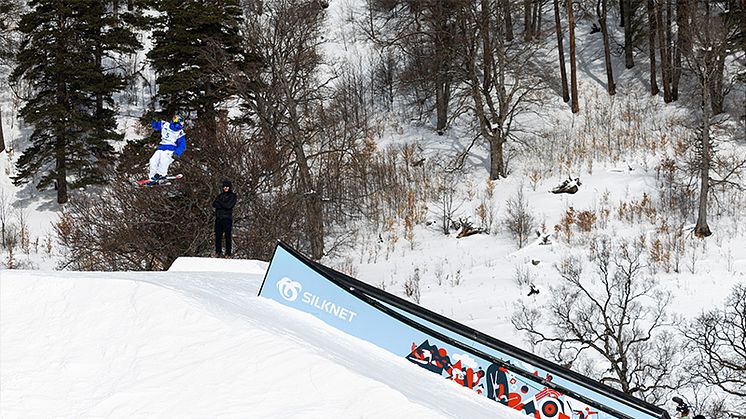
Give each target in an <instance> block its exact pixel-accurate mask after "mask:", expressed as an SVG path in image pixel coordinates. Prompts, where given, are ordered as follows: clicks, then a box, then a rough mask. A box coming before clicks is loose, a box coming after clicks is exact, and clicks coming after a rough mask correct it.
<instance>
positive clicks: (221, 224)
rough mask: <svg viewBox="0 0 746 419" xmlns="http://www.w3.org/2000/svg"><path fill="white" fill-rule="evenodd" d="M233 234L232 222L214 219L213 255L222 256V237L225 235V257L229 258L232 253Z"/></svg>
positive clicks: (228, 219)
mask: <svg viewBox="0 0 746 419" xmlns="http://www.w3.org/2000/svg"><path fill="white" fill-rule="evenodd" d="M232 232H233V220H232V219H230V218H216V219H215V253H217V254H218V255H222V254H223V245H222V243H221V241H222V238H223V235H224V234H225V255H226V256H230V255H231V254H232V253H233V248H232V243H231V239H232V236H231V234H232Z"/></svg>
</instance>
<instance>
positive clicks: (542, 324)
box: [512, 238, 679, 401]
mask: <svg viewBox="0 0 746 419" xmlns="http://www.w3.org/2000/svg"><path fill="white" fill-rule="evenodd" d="M610 240H611V239H609V238H601V239H598V240H596V241H594V242H592V246H591V253H590V262H591V264H592V265H593V267H594V272H593V275H589V274H586V273H585V272H584V269H583V266H584V265H585V263H584V262H582V261H581V260H579V259H577V258H572V257H571V258H567V259H565V260H564V261H563V262H562V263H561V264H560V265H559V266H558V267H557V269H558V272H559V275H560V277H561V278H562V283H561V285H559V286H557V287H554V288H553V289H552V293H553V295H552V298H551V299H550V300H549V303H548V306H547V307H546V309H544V310H540V309H536V308H532V307H529V306H527V305H525V304H522V305H521V306H520V307H519V310H518V311H517V312H516V313H515V314H514V316H513V319H512V322H513V324H514V325H515V327H516V328H517V329H518V330H521V331H524V332H526V333H527V334H528V337H529V339H530V340H531V342H532V343H533V344H545V345H548V348H547V349H548V350H547V352H549V353H552V354H553V355H554V357H555V359H556V360H557V361H558V362H561V363H563V364H565V365H569V366H571V365H572V363H573V362H574V361H576V360H578V359H579V357H580V355H581V354H583V353H585V352H588V351H590V352H592V353H593V355H594V356H600V357H601V358H602V359H603V360H604V361H605V362H604V364H605V365H606V366H607V367H608V368H605V369H602V370H598V371H595V374H596V377H595V378H596V379H598V380H600V381H601V382H603V383H606V384H609V385H611V386H613V387H616V388H618V389H620V390H622V391H624V392H625V393H627V394H634V395H636V396H638V397H642V398H645V399H647V400H651V401H659V400H661V399H662V397H664V395H663V394H662V393H663V392H664V391H665V390H666V389H667V388H668V386H670V385H671V384H672V383H671V377H670V375H671V372H672V370H673V369H674V368H675V367H676V365H677V362H679V357H678V356H677V352H676V351H677V346H676V342H675V340H674V339H673V338H672V337H671V336H670V335H669V334H668V333H666V331H665V328H666V327H667V326H669V325H672V324H673V322H672V321H671V320H670V318H669V316H668V315H667V313H666V307H667V306H668V305H669V304H670V302H671V295H670V293H668V292H664V291H661V290H659V289H658V288H657V283H656V281H655V280H654V279H653V278H649V277H646V272H647V270H646V268H645V266H644V263H643V260H642V257H643V254H644V249H643V247H642V246H641V245H640V243H639V242H637V243H629V242H626V241H622V242H621V243H619V244H612V243H611V241H610Z"/></svg>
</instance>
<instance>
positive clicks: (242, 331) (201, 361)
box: [0, 258, 525, 419]
mask: <svg viewBox="0 0 746 419" xmlns="http://www.w3.org/2000/svg"><path fill="white" fill-rule="evenodd" d="M266 266H267V264H266V263H265V262H257V261H240V260H214V259H200V258H182V259H179V260H177V262H176V263H174V266H173V267H172V269H171V270H170V271H169V272H157V273H156V272H147V273H135V272H129V273H104V272H97V273H78V272H39V271H11V270H5V271H0V417H2V418H40V417H44V418H53V417H54V418H91V417H119V418H143V417H174V418H175V417H178V418H218V417H236V418H238V417H240V418H287V417H298V418H408V419H409V418H456V417H459V418H466V417H468V418H482V417H492V418H524V419H525V416H524V415H522V414H519V413H517V412H515V411H512V410H509V409H508V408H505V407H503V406H501V405H499V404H497V403H495V402H492V401H490V400H488V399H486V398H484V397H483V396H479V395H476V394H475V393H473V392H472V391H470V390H467V389H465V388H462V387H459V386H458V385H456V384H454V383H451V382H449V381H447V380H445V379H443V378H440V377H438V376H437V375H435V374H432V373H430V372H428V371H426V370H423V369H420V368H418V367H416V366H414V365H412V364H411V363H409V362H408V361H406V360H405V359H404V358H401V357H398V356H396V355H394V354H391V353H388V352H386V351H384V350H382V349H380V348H377V347H376V346H373V345H372V344H369V343H367V342H363V341H361V340H358V339H356V338H353V337H351V336H349V335H346V334H344V333H342V332H340V331H338V330H336V329H333V328H331V327H329V326H327V325H326V324H324V323H323V322H321V321H320V320H318V319H316V318H314V317H311V316H309V315H306V314H303V313H300V312H296V311H294V310H292V309H288V308H285V307H282V306H281V305H279V304H276V303H274V302H273V301H269V300H265V299H263V298H259V297H256V295H257V292H258V290H259V286H260V285H261V281H262V278H263V275H264V271H265V270H266Z"/></svg>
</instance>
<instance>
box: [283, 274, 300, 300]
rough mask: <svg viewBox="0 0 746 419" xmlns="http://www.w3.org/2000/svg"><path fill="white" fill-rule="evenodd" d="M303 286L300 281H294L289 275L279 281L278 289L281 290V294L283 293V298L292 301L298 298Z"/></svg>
mask: <svg viewBox="0 0 746 419" xmlns="http://www.w3.org/2000/svg"><path fill="white" fill-rule="evenodd" d="M302 288H303V287H302V286H301V284H300V282H298V281H293V280H292V279H290V278H288V277H284V278H282V279H280V280H279V281H277V290H278V291H280V295H282V298H284V299H285V300H287V301H290V302H293V301H295V300H297V299H298V295H299V294H300V291H301V289H302Z"/></svg>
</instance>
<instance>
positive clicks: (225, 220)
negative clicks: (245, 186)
mask: <svg viewBox="0 0 746 419" xmlns="http://www.w3.org/2000/svg"><path fill="white" fill-rule="evenodd" d="M232 189H233V185H232V184H231V182H230V181H229V180H224V181H223V192H221V193H220V195H218V196H217V197H216V198H215V200H214V201H213V202H212V207H213V208H215V256H217V257H223V245H222V239H223V235H225V256H226V257H231V256H232V251H233V248H232V243H231V239H232V232H233V207H234V206H235V205H236V199H237V197H236V194H235V193H234V192H233V191H232Z"/></svg>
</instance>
